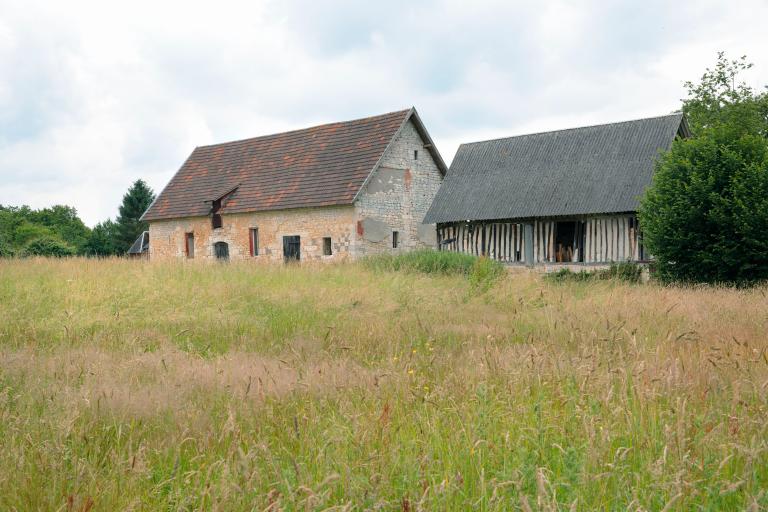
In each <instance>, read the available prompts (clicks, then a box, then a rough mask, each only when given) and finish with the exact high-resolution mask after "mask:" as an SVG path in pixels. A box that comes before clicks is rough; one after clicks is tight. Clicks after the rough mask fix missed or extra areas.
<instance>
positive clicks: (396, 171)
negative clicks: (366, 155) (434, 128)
mask: <svg viewBox="0 0 768 512" xmlns="http://www.w3.org/2000/svg"><path fill="white" fill-rule="evenodd" d="M424 144H425V141H424V140H423V139H422V138H421V136H420V135H419V132H418V131H417V130H416V127H415V125H414V124H413V122H412V121H409V122H408V123H407V124H406V125H405V126H404V127H403V130H402V131H401V132H400V134H399V135H398V137H397V138H396V139H395V141H394V142H393V143H392V145H391V146H390V148H389V149H388V150H387V152H386V153H385V154H384V157H383V158H382V162H381V165H380V167H379V169H378V170H377V172H376V173H375V174H374V176H372V178H371V179H370V180H369V182H368V184H367V185H366V187H365V189H364V190H363V192H362V193H361V194H360V197H359V198H358V201H357V203H356V205H355V209H356V214H357V220H358V225H357V234H358V238H359V243H358V244H357V245H356V246H355V255H356V256H362V255H366V254H375V253H382V252H400V251H409V250H412V249H416V248H422V247H435V246H436V244H437V240H436V229H435V226H434V225H423V224H422V223H421V221H422V220H423V219H424V216H425V215H426V213H427V210H428V209H429V206H430V205H431V204H432V200H433V199H434V197H435V195H436V194H437V190H438V188H440V185H441V184H442V182H443V177H442V175H441V174H440V170H439V169H438V167H437V164H435V161H434V159H433V158H432V155H431V154H430V153H429V151H428V150H427V149H425V148H424ZM414 150H417V151H418V158H414V153H413V152H414ZM393 231H397V232H398V233H399V234H398V238H399V243H398V248H397V249H393V248H392V232H393Z"/></svg>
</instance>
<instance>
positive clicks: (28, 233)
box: [0, 205, 91, 252]
mask: <svg viewBox="0 0 768 512" xmlns="http://www.w3.org/2000/svg"><path fill="white" fill-rule="evenodd" d="M90 232H91V230H90V229H88V227H87V226H86V225H85V224H84V223H83V221H82V220H80V217H78V216H77V210H75V209H74V208H72V207H71V206H64V205H56V206H52V207H50V208H43V209H40V210H33V209H31V208H30V207H29V206H2V205H0V236H2V238H4V239H5V241H6V244H9V245H10V246H11V247H12V248H14V249H16V250H20V249H22V248H23V247H24V246H25V245H26V244H27V243H28V242H29V241H31V240H34V239H36V238H42V237H54V238H58V239H60V240H62V241H65V242H66V244H67V245H68V246H71V247H72V248H74V249H75V250H76V251H77V252H82V250H83V246H84V244H85V242H86V241H87V240H88V238H89V237H90Z"/></svg>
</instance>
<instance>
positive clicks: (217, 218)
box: [211, 199, 223, 229]
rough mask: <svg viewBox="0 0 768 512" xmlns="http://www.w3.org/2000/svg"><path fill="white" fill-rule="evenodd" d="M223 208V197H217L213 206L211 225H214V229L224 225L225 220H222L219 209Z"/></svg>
mask: <svg viewBox="0 0 768 512" xmlns="http://www.w3.org/2000/svg"><path fill="white" fill-rule="evenodd" d="M220 209H221V199H217V200H216V201H214V202H213V205H212V206H211V214H212V215H211V225H212V226H213V229H218V228H220V227H221V226H222V225H223V222H222V220H221V214H220V213H219V210H220Z"/></svg>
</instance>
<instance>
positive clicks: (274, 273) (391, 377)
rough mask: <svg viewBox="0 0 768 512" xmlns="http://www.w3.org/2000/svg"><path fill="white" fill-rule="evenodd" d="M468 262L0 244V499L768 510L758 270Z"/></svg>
mask: <svg viewBox="0 0 768 512" xmlns="http://www.w3.org/2000/svg"><path fill="white" fill-rule="evenodd" d="M478 272H479V273H480V274H481V275H485V272H486V271H478ZM491 273H493V272H492V271H491ZM470 275H471V272H470V273H469V274H465V273H459V274H446V273H430V274H425V273H420V272H397V271H392V270H388V269H387V268H386V267H385V266H384V267H381V266H380V267H376V268H371V265H369V264H367V263H359V264H340V265H329V266H322V267H319V266H317V267H314V266H301V267H298V266H291V267H282V266H274V267H269V266H257V265H253V264H249V263H238V264H236V263H232V264H227V265H217V264H201V263H180V262H174V263H159V262H149V263H148V262H141V261H128V260H87V259H66V260H58V261H57V260H46V259H29V260H23V261H22V260H4V261H3V260H0V510H72V511H75V510H77V511H91V510H94V511H95V510H110V511H111V510H198V509H203V510H318V509H320V510H322V509H326V508H335V509H336V510H364V509H374V510H466V509H477V510H515V509H519V510H526V511H527V510H627V509H632V510H697V509H704V510H734V509H749V510H761V509H766V507H768V494H766V489H767V488H768V452H767V450H768V432H767V429H768V420H767V418H768V398H767V397H768V393H767V391H768V389H767V388H768V339H767V336H766V333H768V299H767V298H766V292H767V291H768V290H767V289H766V288H765V287H763V288H753V289H749V290H737V289H729V288H714V287H687V288H682V287H679V288H674V287H661V286H659V285H653V284H649V285H637V284H631V283H626V282H622V281H619V280H598V281H584V282H582V281H565V282H553V281H549V280H545V279H543V278H542V277H541V276H540V275H537V274H534V273H525V272H518V273H509V274H506V275H504V276H502V277H501V278H500V279H496V280H487V279H486V280H485V281H483V282H484V283H486V284H485V285H484V286H477V285H476V284H474V283H473V282H472V279H471V278H470V277H468V276H470Z"/></svg>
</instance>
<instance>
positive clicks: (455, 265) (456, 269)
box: [362, 249, 500, 275]
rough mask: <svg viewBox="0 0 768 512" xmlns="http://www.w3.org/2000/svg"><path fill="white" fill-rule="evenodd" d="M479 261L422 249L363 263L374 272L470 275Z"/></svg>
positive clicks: (457, 254)
mask: <svg viewBox="0 0 768 512" xmlns="http://www.w3.org/2000/svg"><path fill="white" fill-rule="evenodd" d="M477 259H478V258H477V257H475V256H472V255H469V254H462V253H457V252H449V251H435V250H433V249H420V250H417V251H411V252H406V253H402V254H377V255H375V256H368V257H366V258H363V260H362V261H363V265H365V266H366V267H368V268H370V269H372V270H380V271H381V270H383V271H405V272H421V273H424V274H446V275H450V274H464V275H469V274H470V272H471V271H472V268H473V265H474V264H475V261H476V260H477ZM499 265H500V264H499Z"/></svg>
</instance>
